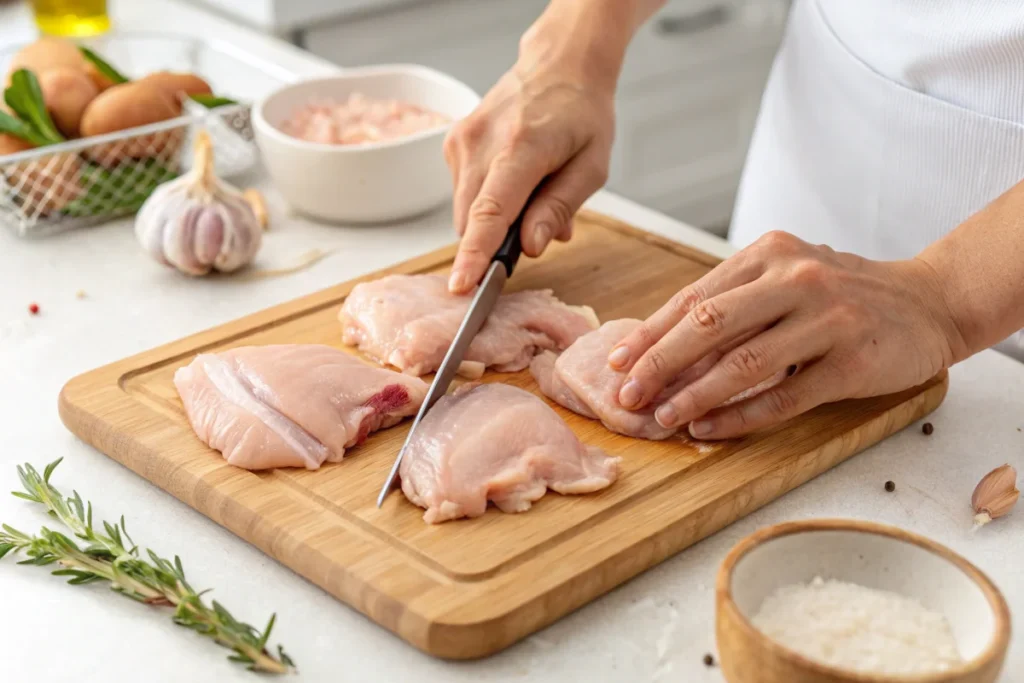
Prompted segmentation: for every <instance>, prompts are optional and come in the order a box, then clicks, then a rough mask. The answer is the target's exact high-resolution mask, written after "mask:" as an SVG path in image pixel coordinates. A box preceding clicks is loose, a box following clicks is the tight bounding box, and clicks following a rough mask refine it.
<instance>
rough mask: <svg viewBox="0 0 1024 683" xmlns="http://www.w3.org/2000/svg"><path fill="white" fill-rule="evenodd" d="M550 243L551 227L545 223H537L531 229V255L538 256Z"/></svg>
mask: <svg viewBox="0 0 1024 683" xmlns="http://www.w3.org/2000/svg"><path fill="white" fill-rule="evenodd" d="M550 241H551V226H549V225H548V224H547V223H539V224H537V227H535V228H534V229H533V253H535V254H537V255H540V253H541V252H542V251H544V248H545V247H547V246H548V242H550Z"/></svg>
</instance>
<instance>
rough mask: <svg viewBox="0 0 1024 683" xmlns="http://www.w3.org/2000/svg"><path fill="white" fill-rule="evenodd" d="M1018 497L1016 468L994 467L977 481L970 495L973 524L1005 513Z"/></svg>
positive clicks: (985, 521)
mask: <svg viewBox="0 0 1024 683" xmlns="http://www.w3.org/2000/svg"><path fill="white" fill-rule="evenodd" d="M1019 497H1020V491H1018V490H1017V470H1016V469H1014V467H1013V466H1012V465H1002V466H1000V467H997V468H995V469H994V470H992V471H991V472H989V473H988V474H986V475H985V476H984V477H983V478H982V480H981V481H980V482H978V485H977V486H976V487H975V488H974V494H973V495H972V496H971V507H973V508H974V523H975V525H976V526H981V525H983V524H988V523H989V522H991V521H992V520H993V519H997V518H999V517H1002V516H1003V515H1005V514H1007V513H1008V512H1010V510H1012V509H1013V506H1014V505H1015V504H1016V503H1017V498H1019Z"/></svg>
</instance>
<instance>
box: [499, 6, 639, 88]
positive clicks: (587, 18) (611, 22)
mask: <svg viewBox="0 0 1024 683" xmlns="http://www.w3.org/2000/svg"><path fill="white" fill-rule="evenodd" d="M634 4H635V3H634V2H629V1H623V0H552V2H551V3H550V4H549V5H548V7H547V9H545V11H544V13H543V14H542V15H541V16H540V17H539V18H538V19H537V21H536V22H534V24H533V25H532V26H531V27H530V28H529V29H528V30H527V31H526V33H524V34H523V37H522V39H521V40H520V41H519V60H518V62H517V64H516V67H517V69H519V70H520V71H522V72H525V73H527V74H530V73H534V72H537V71H551V70H555V71H557V72H558V73H559V75H560V76H561V77H562V78H564V79H567V80H570V81H571V82H573V84H574V85H576V86H578V87H580V88H582V89H586V90H594V89H597V90H601V91H605V92H609V93H614V90H615V86H616V85H617V83H618V79H619V73H620V72H621V71H622V63H623V62H624V61H625V58H626V48H627V47H628V46H629V41H630V40H631V39H632V37H633V35H634V34H635V32H636V29H637V28H638V24H637V22H636V19H635V14H636V9H635V7H633V5H634Z"/></svg>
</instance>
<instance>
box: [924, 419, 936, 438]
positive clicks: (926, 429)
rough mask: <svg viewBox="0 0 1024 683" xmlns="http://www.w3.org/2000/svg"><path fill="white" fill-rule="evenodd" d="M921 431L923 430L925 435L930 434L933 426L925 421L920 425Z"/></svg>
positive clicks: (933, 429)
mask: <svg viewBox="0 0 1024 683" xmlns="http://www.w3.org/2000/svg"><path fill="white" fill-rule="evenodd" d="M921 431H922V432H924V435H925V436H931V434H932V432H934V431H935V427H933V426H932V423H931V422H925V423H924V426H923V427H921Z"/></svg>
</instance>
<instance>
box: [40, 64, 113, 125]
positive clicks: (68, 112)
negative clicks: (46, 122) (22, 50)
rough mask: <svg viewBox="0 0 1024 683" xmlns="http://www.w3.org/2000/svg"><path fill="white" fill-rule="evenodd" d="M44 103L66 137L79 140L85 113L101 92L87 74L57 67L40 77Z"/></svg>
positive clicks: (69, 68)
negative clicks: (80, 127)
mask: <svg viewBox="0 0 1024 683" xmlns="http://www.w3.org/2000/svg"><path fill="white" fill-rule="evenodd" d="M39 88H40V90H42V91H43V101H45V102H46V108H47V109H49V110H50V116H51V117H52V118H53V122H54V124H56V126H57V130H59V131H60V132H61V133H63V134H64V137H66V138H77V137H78V134H79V126H80V124H81V122H82V114H83V113H84V112H85V108H86V107H87V106H88V105H89V103H90V102H92V101H93V100H94V99H95V98H96V96H97V95H99V93H100V91H99V89H98V88H97V87H96V85H95V84H94V83H93V82H92V79H90V78H89V77H88V76H87V75H85V72H84V71H80V70H78V69H75V68H73V67H70V66H57V67H54V68H52V69H47V70H46V71H44V72H42V73H41V74H40V75H39Z"/></svg>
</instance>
